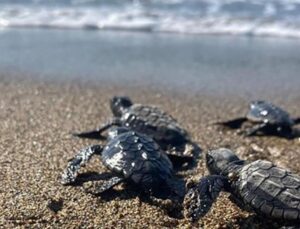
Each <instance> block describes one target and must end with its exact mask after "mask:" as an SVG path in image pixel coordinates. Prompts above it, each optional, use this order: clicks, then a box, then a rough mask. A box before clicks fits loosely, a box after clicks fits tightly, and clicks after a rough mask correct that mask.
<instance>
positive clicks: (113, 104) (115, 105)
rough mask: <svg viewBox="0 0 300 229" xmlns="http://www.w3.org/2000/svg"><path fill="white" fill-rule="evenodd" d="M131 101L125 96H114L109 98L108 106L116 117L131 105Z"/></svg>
mask: <svg viewBox="0 0 300 229" xmlns="http://www.w3.org/2000/svg"><path fill="white" fill-rule="evenodd" d="M131 105H132V102H131V100H130V98H129V97H127V96H114V97H113V98H112V99H111V100H110V108H111V110H112V112H113V114H114V115H115V116H116V117H121V115H122V114H123V112H124V110H126V109H127V108H129V107H131Z"/></svg>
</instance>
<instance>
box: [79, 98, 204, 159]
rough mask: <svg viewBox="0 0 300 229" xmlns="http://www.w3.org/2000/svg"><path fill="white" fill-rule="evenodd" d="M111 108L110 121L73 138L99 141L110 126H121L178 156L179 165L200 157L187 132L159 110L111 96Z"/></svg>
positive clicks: (199, 151) (198, 150)
mask: <svg viewBox="0 0 300 229" xmlns="http://www.w3.org/2000/svg"><path fill="white" fill-rule="evenodd" d="M110 107H111V110H112V113H113V115H114V118H113V119H112V120H110V121H109V122H108V123H106V124H104V125H102V126H101V127H100V128H99V129H96V130H92V131H87V132H83V133H75V134H74V135H75V136H78V137H83V138H96V139H98V138H100V137H101V133H102V132H103V131H105V130H107V129H109V128H110V127H112V126H122V127H127V128H130V129H132V130H134V131H137V132H140V133H144V134H147V135H149V136H150V137H152V138H154V140H155V141H156V142H157V143H158V144H159V145H160V147H161V148H162V149H163V150H165V151H168V153H169V155H170V156H173V157H177V159H178V160H177V162H178V163H179V164H181V163H186V162H187V163H192V162H193V161H194V159H195V158H197V157H198V156H199V155H200V153H201V149H200V147H199V146H198V145H197V144H195V143H193V142H192V141H191V140H190V137H189V135H188V133H187V131H186V130H185V129H183V128H182V127H181V126H180V125H179V124H178V122H177V121H176V120H175V119H174V118H173V117H172V116H170V115H168V114H167V113H166V112H164V111H162V110H160V109H159V108H157V107H155V106H147V105H142V104H133V103H132V101H131V100H130V98H128V97H125V96H123V97H113V98H112V99H111V101H110ZM188 146H189V147H188ZM186 148H190V149H191V150H190V152H191V153H190V154H189V153H187V150H186ZM174 160H175V158H174Z"/></svg>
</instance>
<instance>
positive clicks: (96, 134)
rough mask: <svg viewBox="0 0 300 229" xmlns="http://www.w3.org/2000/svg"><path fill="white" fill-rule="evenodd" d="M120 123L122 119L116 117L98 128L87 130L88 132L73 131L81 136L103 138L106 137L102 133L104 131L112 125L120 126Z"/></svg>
mask: <svg viewBox="0 0 300 229" xmlns="http://www.w3.org/2000/svg"><path fill="white" fill-rule="evenodd" d="M120 125H121V123H120V120H119V119H118V118H114V119H112V120H110V121H108V122H107V123H106V124H104V125H102V126H101V127H100V128H98V129H96V130H91V131H86V132H81V133H73V134H72V135H73V136H76V137H79V138H90V139H97V140H99V139H100V140H103V139H105V137H103V136H102V135H101V134H102V132H104V131H106V130H108V129H109V128H111V127H112V126H120Z"/></svg>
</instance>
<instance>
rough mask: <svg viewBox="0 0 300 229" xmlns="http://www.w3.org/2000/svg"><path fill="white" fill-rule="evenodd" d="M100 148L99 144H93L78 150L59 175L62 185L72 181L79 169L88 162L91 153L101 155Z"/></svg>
mask: <svg viewBox="0 0 300 229" xmlns="http://www.w3.org/2000/svg"><path fill="white" fill-rule="evenodd" d="M102 149H103V148H102V146H100V145H93V146H89V147H87V148H84V149H82V150H80V151H79V152H78V154H77V155H76V156H75V157H74V158H72V159H71V160H70V161H69V163H68V166H67V168H66V169H65V170H64V172H63V174H62V176H61V183H62V184H64V185H68V184H72V183H74V182H75V180H76V178H77V175H78V171H79V169H80V168H81V167H82V166H84V165H85V164H86V163H88V161H89V160H90V159H91V157H92V156H93V155H95V154H98V155H101V153H102Z"/></svg>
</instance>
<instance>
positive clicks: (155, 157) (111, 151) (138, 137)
mask: <svg viewBox="0 0 300 229" xmlns="http://www.w3.org/2000/svg"><path fill="white" fill-rule="evenodd" d="M94 154H96V155H99V156H101V159H102V162H103V163H104V165H105V166H106V167H107V168H109V169H110V170H111V171H112V174H113V176H112V177H111V178H110V179H109V180H106V181H104V183H103V184H102V185H101V186H98V187H97V188H96V191H95V192H94V193H95V194H100V193H103V192H105V191H107V190H109V189H111V188H112V187H113V186H115V185H117V184H119V183H121V182H127V183H131V184H134V185H135V186H136V187H139V188H140V189H141V190H142V191H145V192H147V193H153V194H155V193H159V192H164V191H165V192H169V193H176V189H175V186H174V184H175V183H174V182H173V166H172V163H171V161H170V160H169V158H168V157H167V155H166V154H165V153H164V152H163V151H162V150H161V149H160V147H159V145H158V144H157V143H156V142H155V141H154V140H153V139H152V138H151V137H149V136H146V135H144V134H141V133H138V132H135V131H131V130H130V129H127V128H122V127H118V128H111V129H110V130H109V133H108V143H107V145H106V146H105V147H102V146H100V145H93V146H89V147H87V148H85V149H83V150H80V151H79V153H78V154H77V155H76V156H75V157H74V158H73V159H71V160H70V162H69V163H68V166H67V168H66V169H65V170H64V172H63V174H62V181H61V182H62V184H65V185H67V184H72V183H74V182H76V178H77V175H78V171H79V169H80V167H81V166H84V165H85V164H86V163H87V162H88V161H89V160H90V158H91V157H92V156H93V155H94ZM182 196H183V195H182Z"/></svg>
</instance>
